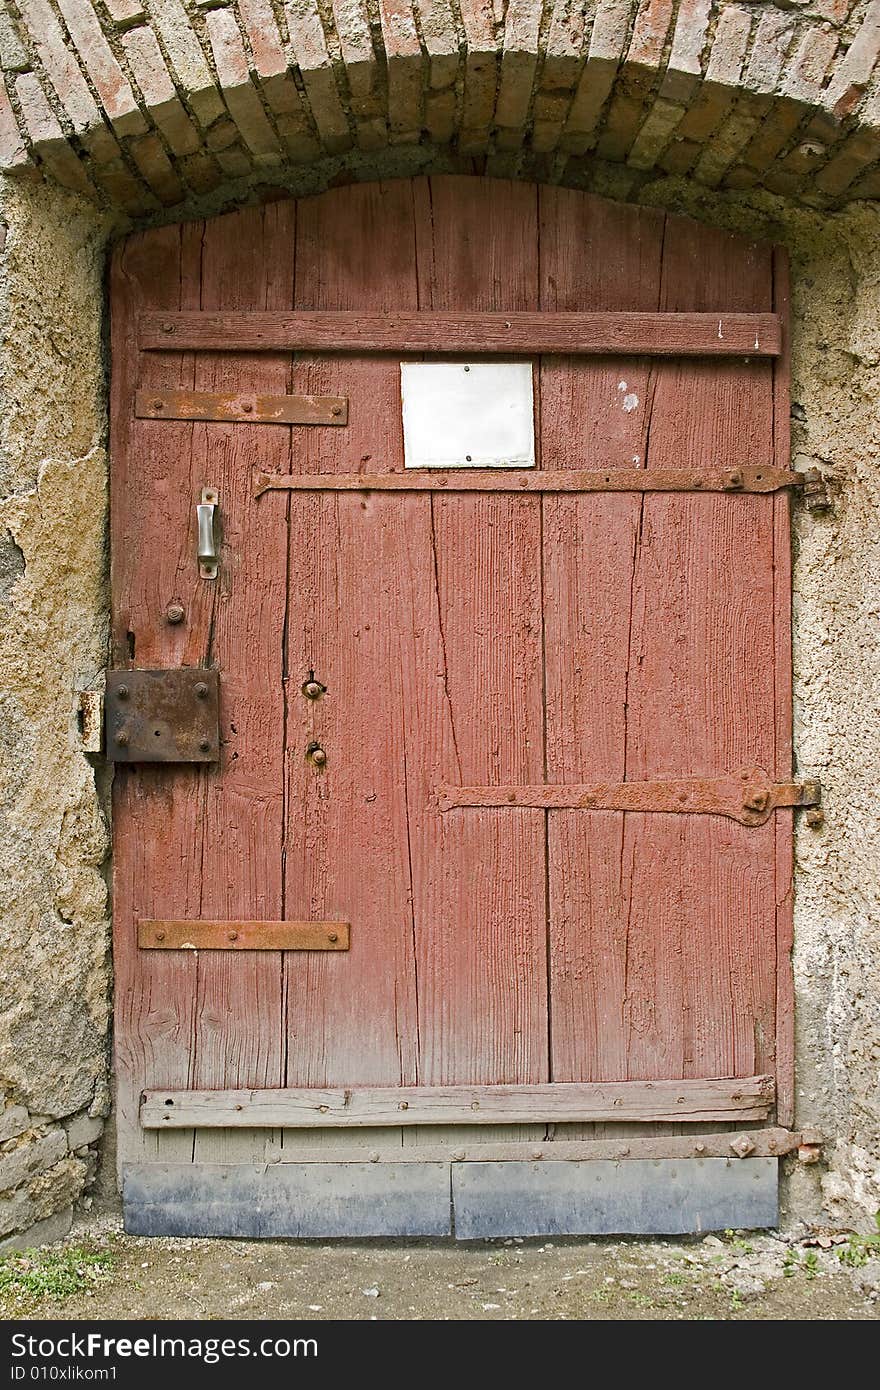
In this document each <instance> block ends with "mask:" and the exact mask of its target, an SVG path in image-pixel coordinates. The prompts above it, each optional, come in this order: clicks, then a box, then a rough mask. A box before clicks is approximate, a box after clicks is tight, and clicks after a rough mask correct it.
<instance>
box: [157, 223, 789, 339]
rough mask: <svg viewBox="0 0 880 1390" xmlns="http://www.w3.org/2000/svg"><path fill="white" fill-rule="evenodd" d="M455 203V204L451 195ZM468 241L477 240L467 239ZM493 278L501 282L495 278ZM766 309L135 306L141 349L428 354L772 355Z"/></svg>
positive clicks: (773, 335)
mask: <svg viewBox="0 0 880 1390" xmlns="http://www.w3.org/2000/svg"><path fill="white" fill-rule="evenodd" d="M459 201H463V198H462V197H459ZM474 245H477V243H474ZM500 283H503V282H500ZM781 336H782V330H781V326H780V321H779V317H778V315H776V314H773V313H748V314H742V313H727V312H721V313H674V312H673V313H630V312H623V313H579V312H574V313H571V312H569V313H564V312H563V313H545V312H539V311H522V310H510V311H509V312H504V313H493V312H490V311H480V312H473V311H471V312H460V311H457V310H441V311H437V310H427V309H419V310H417V311H414V312H411V311H402V310H388V311H387V312H385V313H371V312H370V311H369V310H360V309H358V310H355V311H347V310H323V311H309V312H305V311H300V312H298V313H292V314H291V313H280V312H276V313H259V312H253V311H246V312H241V311H239V312H236V311H234V310H227V311H225V312H223V313H205V312H201V313H177V314H169V313H145V314H143V315H142V317H141V320H140V346H141V348H142V349H143V350H146V351H165V352H167V351H168V350H169V349H178V350H180V351H183V350H186V349H196V350H201V351H211V352H260V351H262V352H285V351H286V352H303V351H306V352H347V353H362V352H393V353H408V352H436V353H445V354H449V353H461V354H464V355H466V356H473V355H476V354H480V355H482V354H485V353H504V352H511V353H518V354H523V353H526V354H534V355H536V356H537V355H539V354H541V353H567V354H571V355H573V356H574V355H577V356H581V355H587V356H593V355H596V354H598V355H603V354H611V355H613V356H620V355H621V354H632V355H635V356H639V357H643V356H652V355H657V356H666V357H682V356H694V357H742V356H746V357H758V358H760V357H775V356H777V355H778V353H779V349H780V341H781Z"/></svg>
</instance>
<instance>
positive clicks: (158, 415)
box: [134, 389, 348, 425]
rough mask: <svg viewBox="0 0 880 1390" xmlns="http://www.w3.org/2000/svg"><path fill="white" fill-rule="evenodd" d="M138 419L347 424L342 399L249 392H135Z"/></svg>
mask: <svg viewBox="0 0 880 1390" xmlns="http://www.w3.org/2000/svg"><path fill="white" fill-rule="evenodd" d="M134 413H135V415H136V416H137V417H138V418H139V419H142V420H220V421H232V422H240V423H241V424H245V425H347V424H348V400H347V399H346V397H345V396H257V395H254V393H253V392H251V391H224V392H218V391H163V390H155V389H154V390H152V391H138V393H137V395H136V396H135V407H134Z"/></svg>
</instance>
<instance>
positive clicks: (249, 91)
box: [206, 10, 280, 155]
mask: <svg viewBox="0 0 880 1390" xmlns="http://www.w3.org/2000/svg"><path fill="white" fill-rule="evenodd" d="M206 22H207V30H208V38H209V40H210V44H211V50H212V52H213V54H214V62H215V63H216V65H217V76H218V77H219V78H220V85H221V87H222V88H223V95H224V97H225V99H226V105H227V107H228V108H229V114H230V115H231V116H232V119H233V120H234V121H235V124H236V125H237V126H238V129H239V130H240V132H241V138H242V139H243V140H244V142H245V144H246V145H247V147H248V149H250V150H251V152H252V153H253V154H255V155H266V154H279V153H280V149H279V145H278V141H277V140H276V138H275V134H274V132H273V130H272V127H271V125H270V124H269V121H268V119H267V117H266V113H265V111H264V110H263V106H262V102H261V101H260V98H259V96H258V95H257V91H256V88H255V87H254V85H253V83H252V82H251V79H250V73H249V71H248V64H247V56H246V54H245V51H244V46H243V44H242V42H241V36H240V34H239V32H238V25H237V24H236V22H235V18H234V16H233V15H232V14H231V13H230V11H229V10H212V11H211V13H210V14H209V15H208V17H207V21H206Z"/></svg>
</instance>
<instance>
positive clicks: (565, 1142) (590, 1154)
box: [271, 1126, 818, 1164]
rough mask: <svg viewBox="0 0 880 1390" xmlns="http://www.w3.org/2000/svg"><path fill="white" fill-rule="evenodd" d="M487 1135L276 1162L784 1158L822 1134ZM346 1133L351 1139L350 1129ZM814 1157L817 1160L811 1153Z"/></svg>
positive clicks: (291, 1151)
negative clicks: (458, 1141)
mask: <svg viewBox="0 0 880 1390" xmlns="http://www.w3.org/2000/svg"><path fill="white" fill-rule="evenodd" d="M483 1132H484V1133H485V1135H486V1138H485V1139H476V1140H475V1139H473V1138H471V1139H469V1141H468V1142H467V1144H464V1143H462V1144H461V1145H456V1144H449V1143H446V1144H430V1143H426V1144H412V1145H409V1144H408V1145H406V1146H405V1147H403V1148H401V1147H400V1145H397V1144H395V1145H394V1146H393V1147H392V1148H382V1149H377V1148H375V1147H374V1146H372V1145H370V1144H369V1143H368V1142H367V1141H366V1140H364V1142H363V1143H362V1144H352V1143H347V1144H346V1145H345V1147H341V1146H340V1147H339V1148H338V1149H337V1148H334V1147H333V1144H332V1142H329V1143H328V1142H327V1141H326V1136H324V1140H325V1142H324V1144H323V1145H322V1147H320V1148H304V1147H303V1148H301V1147H300V1145H299V1144H296V1145H295V1146H294V1147H290V1145H288V1146H287V1147H286V1148H284V1149H273V1150H272V1159H271V1161H272V1162H273V1163H297V1164H299V1163H379V1164H381V1163H518V1162H522V1163H540V1162H544V1161H546V1162H552V1161H553V1160H559V1159H565V1160H578V1161H586V1160H590V1159H602V1160H608V1161H611V1162H614V1163H621V1162H625V1161H626V1160H627V1159H658V1158H729V1159H742V1158H783V1157H784V1156H785V1155H786V1154H789V1153H793V1152H795V1151H796V1150H797V1149H799V1148H800V1147H801V1145H808V1146H809V1147H810V1149H811V1150H812V1152H813V1153H817V1148H818V1146H817V1138H818V1136H817V1135H816V1134H815V1133H814V1132H813V1131H812V1130H803V1131H797V1130H789V1129H781V1128H779V1127H776V1126H771V1127H768V1128H766V1129H750V1130H749V1129H737V1130H731V1131H728V1132H727V1133H725V1134H703V1133H701V1132H700V1131H697V1133H693V1132H692V1133H690V1134H686V1135H679V1134H639V1135H620V1136H619V1137H618V1138H616V1139H614V1138H612V1139H552V1140H547V1141H545V1140H541V1139H538V1140H535V1139H533V1140H531V1142H528V1141H518V1140H509V1141H507V1142H502V1141H499V1140H493V1138H492V1130H491V1129H489V1128H486V1129H485V1130H484V1131H483ZM347 1138H348V1139H349V1140H350V1139H351V1138H352V1136H351V1135H348V1136H347ZM809 1161H813V1160H812V1153H811V1155H810V1159H809Z"/></svg>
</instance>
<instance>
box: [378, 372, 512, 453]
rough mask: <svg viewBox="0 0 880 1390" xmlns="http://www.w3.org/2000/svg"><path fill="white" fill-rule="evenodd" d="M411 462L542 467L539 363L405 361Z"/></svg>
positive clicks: (405, 429) (407, 442)
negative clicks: (535, 366)
mask: <svg viewBox="0 0 880 1390" xmlns="http://www.w3.org/2000/svg"><path fill="white" fill-rule="evenodd" d="M400 381H401V395H402V398H403V446H404V464H405V467H407V468H534V466H535V416H534V406H533V404H532V364H531V362H401V364H400Z"/></svg>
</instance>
